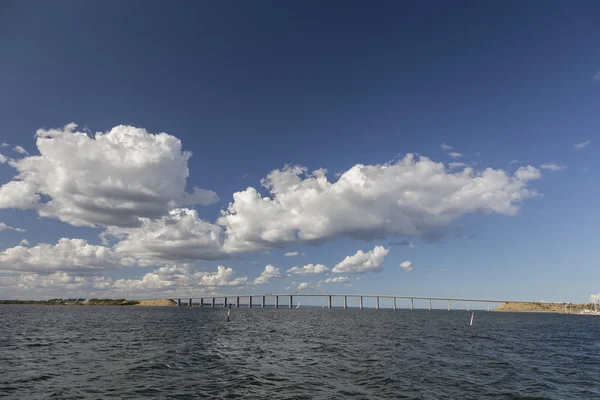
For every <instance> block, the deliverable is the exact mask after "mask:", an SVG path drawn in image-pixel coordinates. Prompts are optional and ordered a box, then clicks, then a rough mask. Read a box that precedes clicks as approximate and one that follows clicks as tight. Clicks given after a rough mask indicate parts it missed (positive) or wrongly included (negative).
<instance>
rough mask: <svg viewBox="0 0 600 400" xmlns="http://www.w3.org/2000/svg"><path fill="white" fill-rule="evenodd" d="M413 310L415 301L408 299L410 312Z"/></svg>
mask: <svg viewBox="0 0 600 400" xmlns="http://www.w3.org/2000/svg"><path fill="white" fill-rule="evenodd" d="M414 309H415V299H412V298H411V299H410V311H413V310H414Z"/></svg>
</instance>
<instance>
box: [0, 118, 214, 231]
mask: <svg viewBox="0 0 600 400" xmlns="http://www.w3.org/2000/svg"><path fill="white" fill-rule="evenodd" d="M76 128H77V125H75V124H69V125H67V126H65V127H64V128H63V129H51V130H43V129H40V130H38V131H37V141H36V145H37V148H38V150H39V152H40V155H39V156H31V157H24V158H22V159H20V160H16V161H14V162H13V163H12V165H13V166H14V167H15V168H16V169H17V170H18V172H19V174H18V175H17V177H16V178H15V180H13V181H11V182H9V183H7V184H5V185H3V186H2V187H0V207H2V208H33V209H37V211H38V213H39V215H40V216H42V217H53V218H58V219H60V220H61V221H64V222H67V223H70V224H72V225H76V226H98V225H100V226H102V225H103V226H107V225H116V226H135V225H136V224H138V222H139V221H138V217H146V218H157V217H160V216H161V215H162V214H164V213H165V212H167V211H168V210H169V209H171V208H173V207H174V206H176V205H178V204H203V205H204V204H210V203H213V202H215V201H216V200H217V199H218V198H217V196H216V194H215V193H214V192H211V191H206V190H203V189H197V188H194V192H193V193H191V194H190V193H186V192H185V186H186V180H187V177H188V175H189V171H188V166H187V163H188V159H189V157H190V155H191V154H190V153H188V152H182V151H181V142H180V141H179V139H177V138H176V137H174V136H171V135H168V134H166V133H161V134H156V135H155V134H150V133H148V132H147V131H146V130H144V129H140V128H135V127H132V126H122V125H121V126H116V127H114V128H112V129H111V130H110V131H109V132H107V133H97V134H96V135H95V137H94V138H91V137H89V136H88V135H87V133H85V132H77V131H76ZM40 194H42V195H45V196H47V197H48V198H49V199H50V200H48V201H47V202H43V201H40V200H41V197H40Z"/></svg>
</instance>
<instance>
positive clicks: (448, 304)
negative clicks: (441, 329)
mask: <svg viewBox="0 0 600 400" xmlns="http://www.w3.org/2000/svg"><path fill="white" fill-rule="evenodd" d="M448 311H450V300H448Z"/></svg>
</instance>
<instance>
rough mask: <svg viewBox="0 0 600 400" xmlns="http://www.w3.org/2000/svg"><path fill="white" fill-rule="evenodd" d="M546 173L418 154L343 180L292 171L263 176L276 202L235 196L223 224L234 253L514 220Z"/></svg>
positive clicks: (250, 194) (361, 169)
mask: <svg viewBox="0 0 600 400" xmlns="http://www.w3.org/2000/svg"><path fill="white" fill-rule="evenodd" d="M540 176H541V175H540V172H539V170H538V169H536V168H534V167H531V166H527V167H521V168H519V169H518V170H517V171H516V172H515V173H514V174H513V175H510V174H507V173H506V172H505V171H503V170H495V169H491V168H488V169H485V170H483V171H479V172H476V171H474V170H473V169H472V168H465V169H464V170H462V171H460V172H455V173H452V172H448V171H447V170H446V168H445V166H444V164H443V163H436V162H433V161H431V160H429V159H428V158H425V157H421V158H416V157H414V156H413V155H412V154H409V155H407V156H406V157H405V158H404V159H402V160H400V161H399V162H397V163H396V164H392V165H389V164H383V165H360V164H359V165H355V166H354V167H352V168H351V169H349V170H348V171H346V172H345V173H343V174H342V175H341V176H340V177H339V179H338V180H337V181H336V182H330V181H329V180H328V179H327V177H326V171H325V170H322V169H321V170H317V171H314V172H313V173H311V174H307V170H306V168H303V167H297V166H296V167H286V168H284V169H282V170H274V171H272V172H271V173H270V174H269V175H268V176H267V177H266V178H265V179H263V181H262V183H263V186H265V187H266V188H267V189H268V190H269V191H270V194H271V196H270V197H263V196H261V195H260V194H259V192H258V191H257V190H256V189H255V188H252V187H249V188H248V189H246V190H244V191H242V192H237V193H234V195H233V202H232V203H230V205H229V207H228V209H227V210H226V211H223V212H222V215H221V217H220V218H219V219H218V223H219V224H220V225H222V226H224V228H225V231H226V240H225V244H224V246H225V249H226V251H228V252H233V251H246V250H255V249H257V248H261V247H265V246H283V245H285V244H287V243H292V242H297V241H321V240H325V239H329V238H333V237H337V236H347V237H354V238H360V239H374V238H381V237H383V236H386V235H400V236H420V235H426V234H428V233H429V232H431V231H436V230H439V229H440V228H445V227H447V226H448V225H449V224H450V223H451V222H452V221H453V220H455V219H456V218H459V217H461V216H463V215H466V214H470V213H476V212H490V213H498V214H506V215H514V214H516V213H517V212H518V210H519V208H520V205H521V203H522V202H523V200H524V199H527V198H529V197H532V196H535V195H536V194H537V193H536V191H535V190H531V189H529V188H528V187H527V182H528V181H530V180H533V179H537V178H539V177H540Z"/></svg>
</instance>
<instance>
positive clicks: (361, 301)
mask: <svg viewBox="0 0 600 400" xmlns="http://www.w3.org/2000/svg"><path fill="white" fill-rule="evenodd" d="M360 309H361V310H362V309H363V300H362V296H360Z"/></svg>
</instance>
